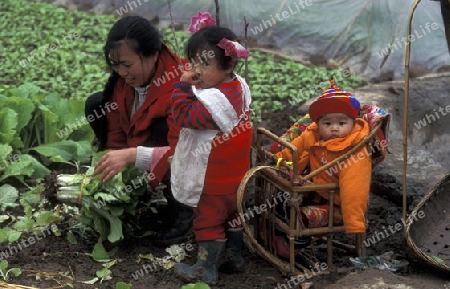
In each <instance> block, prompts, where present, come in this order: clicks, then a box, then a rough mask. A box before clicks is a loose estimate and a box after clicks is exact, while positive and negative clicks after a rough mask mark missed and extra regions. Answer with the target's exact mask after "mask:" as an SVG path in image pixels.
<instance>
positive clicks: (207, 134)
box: [171, 26, 252, 284]
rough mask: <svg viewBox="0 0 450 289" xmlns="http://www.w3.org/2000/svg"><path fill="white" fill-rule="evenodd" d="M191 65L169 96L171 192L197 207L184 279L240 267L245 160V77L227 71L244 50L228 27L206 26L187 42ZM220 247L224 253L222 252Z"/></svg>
mask: <svg viewBox="0 0 450 289" xmlns="http://www.w3.org/2000/svg"><path fill="white" fill-rule="evenodd" d="M186 56H187V58H188V59H189V60H191V67H189V68H188V70H187V71H185V72H184V73H183V75H182V76H181V79H180V82H176V83H174V92H173V95H172V99H171V103H172V110H173V115H174V119H175V123H176V124H178V125H180V126H181V127H183V129H182V130H181V132H180V138H179V141H178V143H177V146H176V148H175V154H174V157H173V160H172V165H171V174H172V176H171V181H172V190H173V193H174V196H175V198H176V199H177V200H178V201H180V202H181V203H184V204H186V205H189V206H191V207H196V217H195V219H194V224H193V232H194V234H195V238H196V240H197V242H198V256H197V263H196V264H195V265H193V266H189V265H187V264H183V263H179V264H177V265H176V266H175V272H176V274H177V275H179V276H180V277H182V278H183V279H185V280H187V281H202V282H206V283H209V284H215V283H216V282H217V276H218V273H217V271H218V267H219V265H220V263H219V262H221V261H223V259H225V263H224V264H222V269H223V270H224V271H234V270H238V271H242V269H243V266H244V261H243V259H242V257H241V244H242V228H231V227H230V225H229V222H230V223H231V224H234V223H233V222H231V221H232V220H233V219H235V218H237V217H238V215H237V201H236V194H237V189H238V186H239V184H240V182H241V180H242V178H243V176H244V175H245V173H246V172H247V171H248V169H249V166H250V147H251V143H252V125H251V122H250V119H249V113H250V111H251V104H250V103H251V96H250V90H249V88H248V85H247V83H246V82H245V80H244V79H242V78H241V77H240V76H238V75H237V74H235V73H233V70H234V69H235V67H236V61H237V58H240V57H242V58H246V57H248V52H247V51H246V50H245V49H244V48H243V47H242V46H241V45H240V44H238V43H237V42H236V35H235V34H234V33H233V32H232V31H230V30H229V29H227V28H223V27H217V26H208V27H205V28H202V29H200V30H198V31H197V32H196V33H195V34H194V35H193V36H192V37H191V38H190V39H189V41H188V43H187V47H186ZM224 253H225V258H224Z"/></svg>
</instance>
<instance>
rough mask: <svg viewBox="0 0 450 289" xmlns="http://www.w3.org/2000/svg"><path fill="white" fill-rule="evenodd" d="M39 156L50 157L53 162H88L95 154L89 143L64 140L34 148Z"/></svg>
mask: <svg viewBox="0 0 450 289" xmlns="http://www.w3.org/2000/svg"><path fill="white" fill-rule="evenodd" d="M32 150H35V151H36V152H38V153H39V154H41V155H43V156H45V157H48V158H49V159H50V160H51V161H52V162H69V161H70V160H77V161H81V162H84V161H88V160H89V159H90V157H91V155H92V154H93V151H92V149H91V147H90V145H89V142H87V141H85V142H75V141H73V140H63V141H60V142H54V143H49V144H44V145H40V146H37V147H34V148H32Z"/></svg>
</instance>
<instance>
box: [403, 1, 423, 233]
mask: <svg viewBox="0 0 450 289" xmlns="http://www.w3.org/2000/svg"><path fill="white" fill-rule="evenodd" d="M419 2H420V0H415V1H414V3H413V5H412V6H411V9H410V10H409V16H408V29H407V34H406V37H409V35H411V24H412V18H413V14H414V10H416V7H417V5H418V4H419ZM410 55H411V43H410V41H407V42H406V53H405V97H404V109H403V212H402V216H403V220H406V206H407V200H406V174H407V167H408V98H409V61H410ZM404 229H405V228H404Z"/></svg>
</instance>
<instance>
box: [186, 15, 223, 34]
mask: <svg viewBox="0 0 450 289" xmlns="http://www.w3.org/2000/svg"><path fill="white" fill-rule="evenodd" d="M212 25H216V20H214V19H212V18H211V14H209V12H204V13H202V12H200V11H198V14H197V16H192V18H191V25H189V28H188V31H189V32H191V33H195V32H197V31H199V30H200V29H202V28H205V27H207V26H212Z"/></svg>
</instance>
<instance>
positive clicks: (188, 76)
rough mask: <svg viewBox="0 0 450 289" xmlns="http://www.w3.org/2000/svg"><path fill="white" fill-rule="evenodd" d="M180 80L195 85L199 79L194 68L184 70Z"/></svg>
mask: <svg viewBox="0 0 450 289" xmlns="http://www.w3.org/2000/svg"><path fill="white" fill-rule="evenodd" d="M180 81H184V82H189V83H190V84H192V85H195V84H197V83H198V82H199V81H200V79H199V77H198V75H197V73H196V72H195V70H193V69H191V70H186V71H184V73H183V74H182V75H181V78H180Z"/></svg>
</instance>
